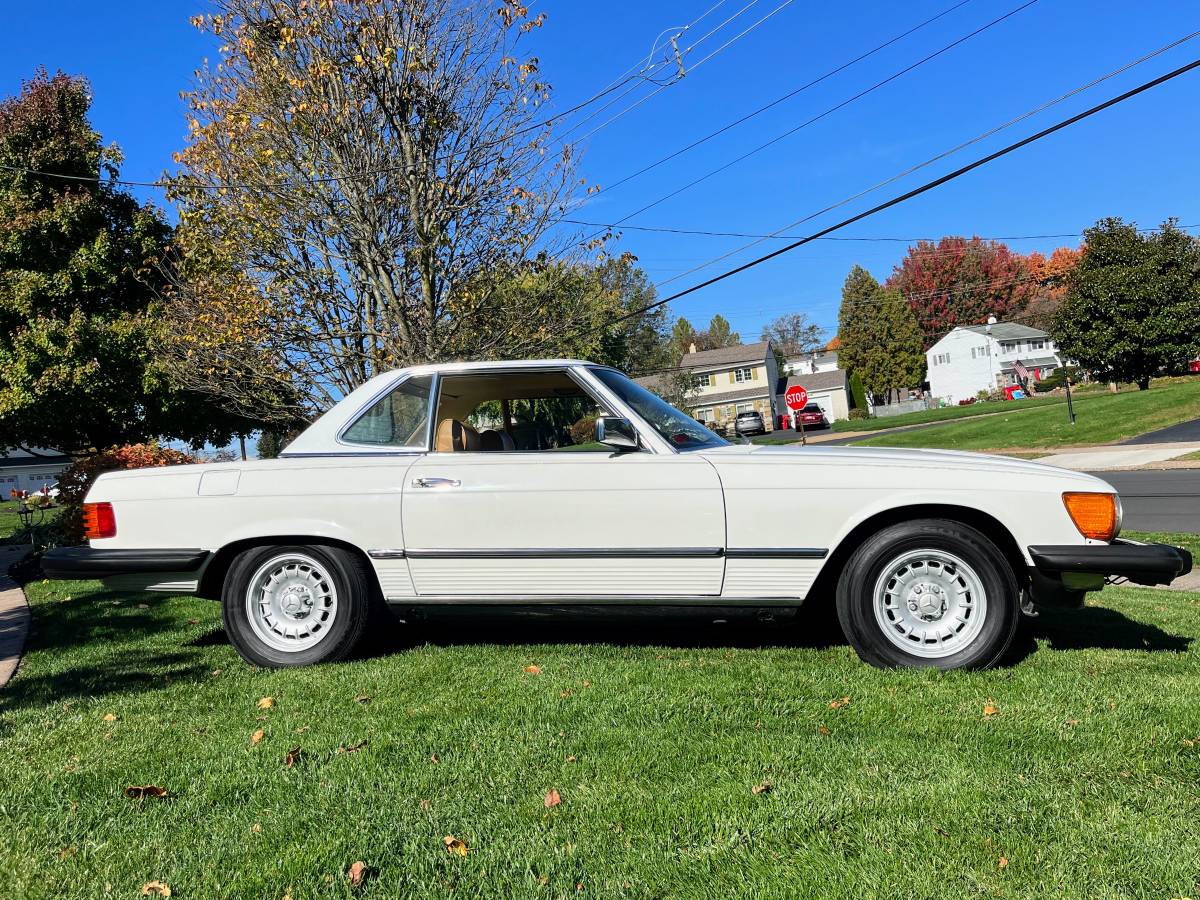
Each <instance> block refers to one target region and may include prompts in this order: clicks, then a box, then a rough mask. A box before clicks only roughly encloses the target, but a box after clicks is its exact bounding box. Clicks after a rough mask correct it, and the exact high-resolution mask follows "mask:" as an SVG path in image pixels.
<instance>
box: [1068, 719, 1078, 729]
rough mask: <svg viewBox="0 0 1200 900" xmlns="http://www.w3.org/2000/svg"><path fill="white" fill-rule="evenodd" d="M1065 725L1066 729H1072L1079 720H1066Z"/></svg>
mask: <svg viewBox="0 0 1200 900" xmlns="http://www.w3.org/2000/svg"><path fill="white" fill-rule="evenodd" d="M1066 724H1067V727H1068V728H1074V727H1075V726H1076V725H1078V724H1079V720H1078V719H1067V723H1066Z"/></svg>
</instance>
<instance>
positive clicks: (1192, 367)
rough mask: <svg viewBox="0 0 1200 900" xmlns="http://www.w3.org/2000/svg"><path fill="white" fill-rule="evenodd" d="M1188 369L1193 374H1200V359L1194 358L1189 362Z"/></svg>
mask: <svg viewBox="0 0 1200 900" xmlns="http://www.w3.org/2000/svg"><path fill="white" fill-rule="evenodd" d="M1188 371H1189V372H1191V373H1192V374H1193V375H1200V359H1193V360H1192V361H1191V362H1190V363H1188Z"/></svg>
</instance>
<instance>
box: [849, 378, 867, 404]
mask: <svg viewBox="0 0 1200 900" xmlns="http://www.w3.org/2000/svg"><path fill="white" fill-rule="evenodd" d="M850 408H851V409H861V410H864V411H865V410H866V408H867V390H866V388H864V387H863V383H862V377H861V376H860V375H859V374H858V373H857V372H851V373H850Z"/></svg>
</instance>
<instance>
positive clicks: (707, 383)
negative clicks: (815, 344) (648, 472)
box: [637, 341, 779, 430]
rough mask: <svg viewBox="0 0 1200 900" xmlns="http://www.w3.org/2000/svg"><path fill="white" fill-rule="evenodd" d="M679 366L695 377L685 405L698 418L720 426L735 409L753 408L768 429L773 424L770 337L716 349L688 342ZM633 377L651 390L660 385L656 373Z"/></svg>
mask: <svg viewBox="0 0 1200 900" xmlns="http://www.w3.org/2000/svg"><path fill="white" fill-rule="evenodd" d="M679 367H680V368H681V369H683V370H684V371H686V372H688V373H690V374H691V375H693V376H695V378H696V382H697V388H696V391H695V392H694V393H693V394H692V396H691V398H690V399H689V400H688V403H687V406H688V412H690V413H691V414H692V415H693V416H695V417H696V418H697V419H699V420H700V421H701V422H705V423H706V424H708V425H710V426H712V427H714V428H718V429H721V428H724V427H725V426H726V425H729V424H731V423H732V422H733V420H734V419H735V418H736V417H737V414H738V413H740V412H748V411H750V410H754V411H756V412H759V413H761V414H762V417H763V422H764V423H765V424H766V426H767V429H768V430H770V429H772V428H773V427H774V425H775V421H776V419H775V415H776V409H777V402H778V401H777V399H776V394H775V389H776V386H777V385H778V383H779V366H778V365H777V364H776V362H775V354H774V353H772V352H771V342H770V341H759V342H758V343H754V344H736V345H734V346H732V347H719V348H717V349H716V350H697V349H696V345H695V344H692V345H691V346H690V347H689V348H688V352H687V353H685V354H684V355H683V358H682V359H681V360H680V361H679ZM637 380H638V381H639V382H640V383H641V384H643V385H644V386H646V387H648V388H650V389H651V390H655V389H656V388H658V387H659V386H660V385H659V381H660V378H659V377H656V376H649V377H646V378H639V379H637Z"/></svg>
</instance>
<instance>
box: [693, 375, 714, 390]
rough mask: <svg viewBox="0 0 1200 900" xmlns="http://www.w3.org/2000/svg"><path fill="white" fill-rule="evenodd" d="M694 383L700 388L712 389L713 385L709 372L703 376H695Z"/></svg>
mask: <svg viewBox="0 0 1200 900" xmlns="http://www.w3.org/2000/svg"><path fill="white" fill-rule="evenodd" d="M696 383H697V384H699V385H700V387H712V385H713V376H712V373H711V372H706V373H705V374H703V375H697V376H696Z"/></svg>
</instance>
